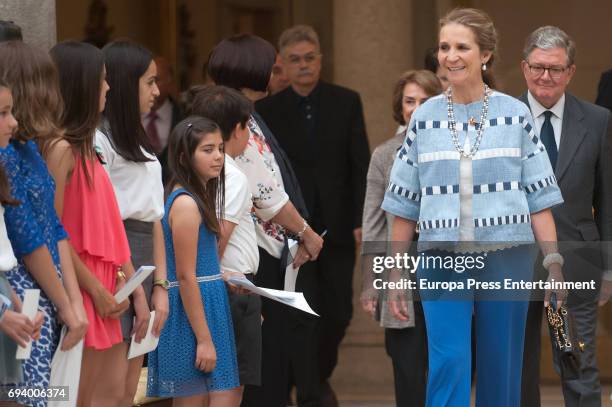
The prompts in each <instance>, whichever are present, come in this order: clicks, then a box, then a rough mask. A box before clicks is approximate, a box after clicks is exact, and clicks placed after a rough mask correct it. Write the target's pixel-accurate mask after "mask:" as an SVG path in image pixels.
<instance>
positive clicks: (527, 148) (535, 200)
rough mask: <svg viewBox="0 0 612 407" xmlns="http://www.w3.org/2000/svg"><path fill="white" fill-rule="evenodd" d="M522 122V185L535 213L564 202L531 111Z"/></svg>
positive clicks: (531, 209)
mask: <svg viewBox="0 0 612 407" xmlns="http://www.w3.org/2000/svg"><path fill="white" fill-rule="evenodd" d="M521 124H522V127H523V130H522V131H523V138H522V140H523V142H522V174H521V186H522V187H523V191H524V192H525V196H526V197H527V204H528V205H529V212H530V213H535V212H539V211H541V210H543V209H547V208H550V207H553V206H555V205H559V204H562V203H563V197H562V196H561V190H560V189H559V186H558V185H557V179H556V178H555V174H554V172H553V169H552V166H551V165H550V160H549V159H548V154H547V153H546V148H545V147H544V144H542V141H541V140H540V138H539V137H538V135H537V134H536V131H535V126H534V123H533V119H532V117H531V114H530V113H528V112H527V113H526V114H525V116H524V117H523V120H522V123H521Z"/></svg>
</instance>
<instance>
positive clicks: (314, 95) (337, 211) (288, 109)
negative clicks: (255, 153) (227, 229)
mask: <svg viewBox="0 0 612 407" xmlns="http://www.w3.org/2000/svg"><path fill="white" fill-rule="evenodd" d="M279 50H280V54H281V57H282V61H283V67H284V68H285V69H284V72H285V74H286V75H287V77H288V79H289V82H290V86H289V87H288V88H287V89H285V90H283V91H281V92H279V93H277V94H275V95H273V96H270V97H268V98H266V99H264V100H262V101H260V102H259V103H257V104H256V110H257V111H258V112H259V113H260V114H261V116H262V117H263V118H264V120H265V121H266V123H267V124H268V126H269V127H270V129H271V130H272V132H273V133H274V134H275V135H276V137H277V138H278V141H279V143H280V144H281V145H282V147H283V149H284V150H285V151H286V152H287V154H288V156H289V158H290V160H291V162H292V164H293V167H294V168H295V172H296V175H297V178H298V181H299V183H300V186H301V188H302V192H303V195H304V199H305V201H306V206H307V208H308V212H309V213H310V219H311V223H312V225H311V226H312V227H313V228H314V230H315V231H317V233H322V232H324V231H327V235H326V236H325V245H324V248H323V250H322V251H321V254H320V255H319V259H318V260H317V264H316V266H317V267H316V268H317V270H316V274H317V278H318V280H319V281H318V288H317V289H318V295H319V298H320V308H319V313H320V315H321V319H320V326H319V329H320V335H319V338H320V340H319V360H318V364H319V369H318V370H319V380H320V381H321V384H322V387H321V392H322V400H323V405H336V403H337V402H336V401H335V396H334V394H333V390H332V389H331V387H330V386H329V383H328V379H329V378H330V377H331V375H332V372H333V370H334V368H335V366H336V364H337V359H338V346H339V345H340V342H341V341H342V338H343V337H344V334H345V331H346V328H347V327H348V325H349V322H350V320H351V316H352V276H353V268H354V266H355V242H357V243H360V240H361V216H362V210H363V201H364V196H365V187H366V174H367V170H368V163H369V157H370V151H369V147H368V141H367V136H366V132H365V124H364V119H363V109H362V106H361V100H360V98H359V95H358V94H357V93H356V92H354V91H352V90H349V89H346V88H343V87H340V86H336V85H333V84H329V83H326V82H323V81H321V80H319V76H320V72H321V57H322V56H321V52H320V47H319V39H318V36H317V34H316V32H315V31H314V30H313V29H312V28H311V27H309V26H295V27H292V28H290V29H288V30H286V31H285V32H283V34H282V35H281V37H280V40H279Z"/></svg>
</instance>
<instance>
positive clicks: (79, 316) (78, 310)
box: [72, 301, 89, 339]
mask: <svg viewBox="0 0 612 407" xmlns="http://www.w3.org/2000/svg"><path fill="white" fill-rule="evenodd" d="M72 311H73V312H74V316H75V319H76V321H75V326H74V328H73V329H74V331H75V332H74V333H75V335H77V336H78V337H79V339H83V338H84V337H85V334H86V333H87V328H89V321H88V320H87V314H86V313H85V307H84V306H83V301H78V302H73V303H72Z"/></svg>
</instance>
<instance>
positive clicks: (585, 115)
mask: <svg viewBox="0 0 612 407" xmlns="http://www.w3.org/2000/svg"><path fill="white" fill-rule="evenodd" d="M574 55H575V45H574V42H573V41H572V40H571V39H570V38H569V37H568V36H567V34H566V33H564V32H563V31H562V30H560V29H559V28H557V27H552V26H546V27H541V28H538V29H537V30H535V31H534V32H533V33H532V34H531V35H530V36H529V37H528V38H527V41H526V44H525V49H524V51H523V58H524V60H523V62H522V70H523V74H524V76H525V80H526V82H527V87H528V92H527V94H525V95H523V96H522V98H521V99H522V101H523V102H525V103H527V104H528V105H529V107H530V109H531V113H532V115H533V119H534V122H535V127H536V130H537V132H538V134H539V135H540V139H541V140H542V143H543V144H544V146H545V147H546V151H547V153H548V156H549V158H550V161H551V164H552V166H553V168H554V169H555V176H556V177H557V182H558V184H559V187H560V188H561V192H562V194H563V199H564V200H565V202H564V203H563V204H562V205H560V206H557V207H555V208H553V210H552V211H553V216H554V218H555V224H556V228H557V237H558V240H559V245H560V249H561V250H560V251H561V253H562V254H563V255H564V257H565V265H564V267H563V274H564V275H565V279H566V280H570V281H588V280H591V279H592V280H595V281H596V282H597V283H598V285H599V283H600V282H601V285H600V286H601V297H600V303H601V304H603V303H604V302H605V301H607V298H608V297H609V291H610V286H611V285H612V283H611V282H610V280H612V275H611V274H610V271H609V270H611V268H610V267H611V266H612V262H611V261H610V258H609V256H608V252H607V251H606V250H601V249H602V247H597V248H594V247H593V245H594V244H593V243H592V242H598V241H599V242H600V243H601V242H609V241H610V240H611V237H612V166H611V165H610V160H611V159H612V150H611V144H610V143H611V140H612V121H611V116H610V112H609V111H608V110H606V109H604V108H601V107H599V106H596V105H594V104H592V103H589V102H586V101H584V100H581V99H578V98H576V97H574V96H573V95H571V94H570V93H568V92H566V88H567V86H568V84H569V82H570V80H571V79H572V76H573V75H574V72H575V71H576V66H575V65H574ZM564 242H583V243H582V244H581V245H580V246H582V248H581V250H582V251H583V252H586V253H590V254H591V255H590V256H586V257H585V256H584V255H581V254H580V252H581V250H575V251H566V252H565V253H564V248H567V247H568V246H569V244H568V243H564ZM585 242H589V243H585ZM574 245H575V243H574ZM587 246H588V247H587ZM602 246H605V244H603V243H602ZM585 248H587V249H588V250H585ZM592 249H595V250H592ZM603 249H606V248H605V247H603ZM592 253H595V254H596V256H592ZM538 269H539V270H538ZM536 270H537V271H536V273H538V272H540V273H541V272H542V271H543V269H542V268H539V267H536ZM602 270H603V274H602ZM544 278H545V277H544ZM567 306H568V308H569V310H570V313H571V314H572V315H573V316H574V318H575V327H576V331H577V332H576V333H577V337H578V338H579V340H580V341H582V342H583V343H584V350H583V352H582V353H581V356H580V358H581V363H580V375H579V377H578V378H567V377H563V378H562V385H563V395H564V398H565V405H566V406H570V407H574V406H580V407H590V406H601V386H600V382H599V372H598V370H597V363H596V355H595V329H596V325H597V293H596V292H592V291H591V292H585V293H580V292H577V291H573V292H570V293H569V295H568V298H567ZM541 322H542V302H541V301H532V302H531V303H530V306H529V313H528V316H527V326H526V332H525V351H524V358H523V391H522V406H523V407H533V406H539V405H540V394H539V379H540V377H539V376H540V371H539V364H540V335H541ZM555 367H556V368H557V370H558V371H559V370H560V366H559V362H558V361H557V360H555Z"/></svg>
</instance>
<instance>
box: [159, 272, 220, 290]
mask: <svg viewBox="0 0 612 407" xmlns="http://www.w3.org/2000/svg"><path fill="white" fill-rule="evenodd" d="M221 278H223V277H222V276H221V274H220V273H219V274H214V275H212V276H200V277H196V281H197V282H198V283H202V282H204V281H214V280H221ZM178 286H179V282H178V281H170V282H169V283H168V288H173V287H178Z"/></svg>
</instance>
